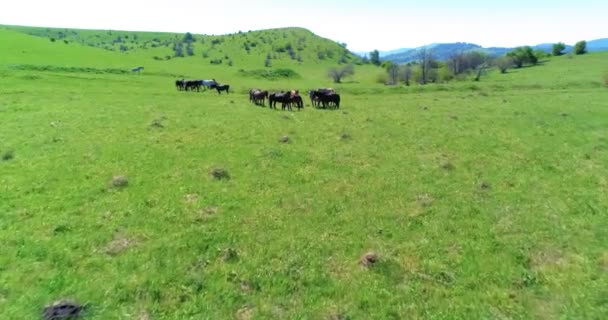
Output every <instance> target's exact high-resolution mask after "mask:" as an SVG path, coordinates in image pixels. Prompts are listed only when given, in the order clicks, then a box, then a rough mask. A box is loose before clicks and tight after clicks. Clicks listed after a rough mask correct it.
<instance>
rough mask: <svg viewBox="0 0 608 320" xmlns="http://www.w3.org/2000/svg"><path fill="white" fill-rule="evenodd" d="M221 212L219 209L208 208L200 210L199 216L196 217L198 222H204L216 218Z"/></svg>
mask: <svg viewBox="0 0 608 320" xmlns="http://www.w3.org/2000/svg"><path fill="white" fill-rule="evenodd" d="M218 212H219V208H218V207H213V206H208V207H204V208H202V209H200V210H198V216H197V217H196V220H197V221H204V220H207V219H209V218H211V217H213V216H215V215H216V214H217V213H218Z"/></svg>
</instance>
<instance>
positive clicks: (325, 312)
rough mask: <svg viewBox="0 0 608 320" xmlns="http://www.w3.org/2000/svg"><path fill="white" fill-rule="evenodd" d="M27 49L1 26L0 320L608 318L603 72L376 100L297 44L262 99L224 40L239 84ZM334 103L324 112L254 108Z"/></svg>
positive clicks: (185, 68) (536, 72) (564, 70)
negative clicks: (216, 85) (187, 83)
mask: <svg viewBox="0 0 608 320" xmlns="http://www.w3.org/2000/svg"><path fill="white" fill-rule="evenodd" d="M32 30H33V31H32ZM26 31H27V32H26ZM34 31H36V32H39V33H40V34H34V35H30V34H27V33H28V32H29V33H36V32H34ZM292 31H293V32H296V35H297V36H298V37H300V36H302V37H304V36H306V35H301V34H300V33H306V31H304V30H301V29H295V30H292V29H287V31H281V30H280V29H279V30H274V31H261V32H269V33H270V35H271V36H272V35H273V32H274V33H276V34H282V32H286V33H287V34H288V35H292V33H291V32H292ZM104 32H106V31H104ZM42 34H43V31H41V30H40V29H31V28H16V27H3V28H0V319H37V318H40V314H41V311H42V309H43V308H44V306H46V305H49V304H50V303H52V302H53V301H57V300H61V299H72V300H74V301H77V302H79V303H81V304H85V305H86V311H85V316H84V317H83V318H84V319H137V320H144V319H239V320H245V319H332V320H336V319H604V318H605V315H606V314H608V232H606V230H608V217H607V216H606V213H607V211H608V103H607V101H608V88H606V87H605V86H604V83H603V80H602V75H603V74H604V73H605V72H606V70H608V54H607V53H593V54H588V55H584V56H575V57H574V58H569V57H566V56H563V57H557V58H551V59H549V60H547V61H545V62H544V63H543V64H542V65H541V66H537V67H531V68H522V69H517V70H510V71H509V73H507V74H504V75H502V74H499V73H498V72H497V71H491V72H490V73H489V74H488V75H487V76H484V77H483V78H482V80H481V81H480V82H473V81H462V82H452V83H446V84H429V85H426V86H418V85H414V86H410V87H401V86H399V87H391V86H384V85H382V84H378V83H376V79H377V76H378V75H379V74H381V73H382V72H383V71H382V70H381V69H380V68H376V67H373V66H370V65H357V66H356V67H355V75H354V76H353V77H350V78H346V79H345V81H344V83H342V84H333V83H331V81H330V80H329V79H328V78H327V76H326V70H327V68H328V67H330V66H333V65H337V63H336V61H337V59H338V58H339V52H340V50H341V49H340V48H341V47H340V46H338V45H337V44H335V43H333V44H331V43H328V42H327V40H324V39H320V38H316V37H314V36H313V35H307V36H306V43H307V44H308V46H309V47H307V48H304V49H303V50H302V52H301V54H302V56H303V61H302V62H297V61H296V62H294V61H293V60H292V59H290V58H289V57H285V56H280V57H278V58H277V59H275V60H273V66H272V68H270V69H274V68H281V67H288V68H291V69H293V70H294V71H295V72H296V73H297V74H298V76H297V77H292V78H286V79H278V80H272V79H267V78H256V77H250V76H243V75H242V71H239V69H243V70H257V69H264V58H265V56H266V54H267V51H268V50H267V49H264V50H262V49H260V50H259V52H255V51H252V53H251V54H246V53H244V51H243V53H240V51H238V50H240V49H238V50H237V49H234V48H237V47H238V46H240V44H238V43H237V40H236V39H233V40H231V39H230V36H226V38H225V39H226V40H224V41H225V42H226V44H227V46H226V47H222V46H219V45H218V47H217V48H216V49H214V50H216V51H217V52H219V50H223V51H224V52H223V53H225V52H228V53H227V54H228V55H229V56H231V57H232V59H233V61H234V65H233V66H228V65H225V64H224V63H223V64H221V65H212V64H210V63H209V62H208V61H207V59H206V58H203V57H202V56H201V54H202V53H200V54H199V53H197V55H196V56H193V57H186V58H172V59H170V60H157V59H154V58H153V57H154V56H161V55H163V56H164V55H165V54H167V52H168V50H169V49H168V48H167V47H164V49H163V48H158V47H156V48H152V47H150V48H149V49H144V48H139V47H137V48H134V49H133V50H129V51H128V52H126V53H124V52H123V53H121V52H120V51H119V50H118V51H116V50H115V51H111V50H107V49H103V48H97V47H92V46H87V45H83V43H84V44H90V43H88V42H87V41H89V40H87V39H94V38H102V37H101V36H100V37H96V34H98V33H95V32H94V31H79V32H78V34H79V35H80V37H81V38H82V39H81V41H80V42H81V43H78V41H77V40H76V38H66V39H69V40H70V41H68V43H67V44H66V43H65V42H63V41H62V40H61V41H60V40H59V39H57V40H56V41H50V40H49V38H48V37H41V36H40V35H42ZM44 35H47V36H48V34H47V33H44ZM138 35H139V37H138V39H152V38H160V39H161V40H163V39H164V38H163V37H166V38H171V37H174V35H163V34H144V33H138ZM244 35H249V36H250V37H252V38H253V37H254V36H256V37H257V35H259V34H258V33H257V32H251V33H244ZM85 36H86V37H85ZM195 36H196V35H195ZM241 36H243V35H238V34H237V35H234V36H233V37H235V38H238V37H241ZM73 37H76V36H75V35H73ZM131 37H132V35H131ZM197 37H200V36H197ZM209 37H212V36H209ZM276 37H278V38H281V39H283V38H282V36H276ZM294 37H295V36H294ZM219 38H221V37H219V36H218V39H219ZM83 39H84V40H83ZM212 39H214V38H209V39H208V40H207V42H211V41H212ZM293 39H297V38H293ZM91 41H92V40H91ZM100 41H101V40H100ZM231 41H232V42H231ZM239 41H240V40H239ZM294 41H297V40H294ZM197 45H199V44H197ZM203 45H204V44H200V46H199V47H196V46H195V50H198V51H199V52H200V51H202V49H203V48H206V47H204V46H203ZM228 45H229V46H228ZM233 47H234V48H233ZM318 47H322V48H329V49H327V50H330V49H332V48H333V49H332V50H335V52H336V54H335V55H334V59H333V60H329V59H315V53H314V51H313V50H312V49H311V48H318ZM197 48H198V49H197ZM239 48H240V47H239ZM148 50H151V51H148ZM154 50H157V51H158V52H155V51H154ZM161 50H164V51H162V52H161ZM323 50H325V49H323ZM317 58H318V57H317ZM349 59H351V60H354V59H355V58H353V57H350V58H349ZM138 65H142V66H145V69H144V71H142V73H141V74H139V75H138V74H131V73H130V72H121V70H122V71H124V70H130V68H132V67H135V66H138ZM180 76H184V77H186V78H200V79H208V78H216V79H217V80H218V81H220V82H223V83H228V84H230V85H231V87H232V88H234V89H233V90H234V91H233V93H231V94H229V95H225V94H222V95H218V94H217V92H215V91H211V90H210V91H206V92H198V93H197V92H179V91H177V90H175V87H174V82H175V79H176V78H177V77H180ZM327 86H332V87H334V88H335V89H336V90H337V91H338V92H339V93H340V94H341V96H342V105H341V108H340V109H339V110H319V109H314V108H312V107H311V106H310V101H309V100H308V97H306V98H305V108H304V110H302V111H300V112H297V111H294V112H282V111H274V110H270V109H269V108H263V107H258V106H254V105H252V104H251V103H249V101H248V97H247V95H246V92H247V91H248V90H249V89H250V88H254V87H258V88H268V89H271V90H279V89H291V88H295V89H299V90H300V91H302V92H303V91H306V90H307V89H310V88H318V87H327ZM285 136H287V137H288V139H287V138H284V137H285ZM286 140H287V141H286ZM218 169H223V170H224V172H225V173H226V175H225V176H221V177H220V178H219V179H218V178H216V177H214V176H213V174H212V173H213V172H218ZM115 176H124V177H126V179H127V180H128V184H127V185H124V186H114V185H113V184H112V179H113V177H115ZM367 252H374V253H376V254H377V256H378V261H377V262H376V263H373V264H371V265H370V266H364V265H362V264H361V257H362V256H363V255H364V254H365V253H367Z"/></svg>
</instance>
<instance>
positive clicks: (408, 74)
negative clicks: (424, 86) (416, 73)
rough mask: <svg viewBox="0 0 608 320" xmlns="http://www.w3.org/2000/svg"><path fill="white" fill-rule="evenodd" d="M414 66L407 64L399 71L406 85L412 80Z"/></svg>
mask: <svg viewBox="0 0 608 320" xmlns="http://www.w3.org/2000/svg"><path fill="white" fill-rule="evenodd" d="M412 73H413V70H412V66H411V65H409V64H407V65H405V66H403V67H402V68H401V71H400V72H399V78H401V81H403V82H405V85H406V86H409V85H410V80H411V79H412Z"/></svg>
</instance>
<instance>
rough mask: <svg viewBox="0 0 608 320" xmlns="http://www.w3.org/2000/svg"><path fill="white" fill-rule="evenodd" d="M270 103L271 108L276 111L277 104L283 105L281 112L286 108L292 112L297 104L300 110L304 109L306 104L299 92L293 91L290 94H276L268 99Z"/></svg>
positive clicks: (282, 92) (283, 92)
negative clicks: (293, 106)
mask: <svg viewBox="0 0 608 320" xmlns="http://www.w3.org/2000/svg"><path fill="white" fill-rule="evenodd" d="M268 102H269V104H270V107H272V108H273V109H276V105H277V102H280V103H281V110H285V109H286V108H287V109H289V110H290V111H291V110H292V105H293V104H295V105H296V107H297V108H298V110H300V109H302V108H303V107H304V103H303V102H302V97H300V95H299V94H298V91H296V90H292V91H290V92H285V91H281V92H275V93H273V94H271V95H270V96H269V97H268Z"/></svg>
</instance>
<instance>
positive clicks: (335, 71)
mask: <svg viewBox="0 0 608 320" xmlns="http://www.w3.org/2000/svg"><path fill="white" fill-rule="evenodd" d="M353 74H355V67H354V66H353V65H352V64H347V65H345V66H344V67H342V68H340V67H334V68H330V69H329V70H328V72H327V75H328V76H329V77H330V78H332V80H334V82H335V83H340V82H341V81H342V78H344V77H347V76H352V75H353Z"/></svg>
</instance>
